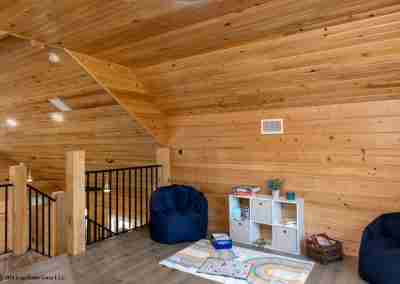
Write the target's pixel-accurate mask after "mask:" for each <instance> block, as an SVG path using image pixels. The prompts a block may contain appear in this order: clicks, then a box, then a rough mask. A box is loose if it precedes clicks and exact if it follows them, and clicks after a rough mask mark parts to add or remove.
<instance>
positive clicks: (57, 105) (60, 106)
mask: <svg viewBox="0 0 400 284" xmlns="http://www.w3.org/2000/svg"><path fill="white" fill-rule="evenodd" d="M49 102H50V103H51V104H52V105H53V106H54V107H55V108H57V109H58V110H59V111H71V110H72V109H71V108H70V107H69V106H68V105H67V104H66V103H65V102H64V101H63V100H62V99H60V98H54V99H50V100H49Z"/></svg>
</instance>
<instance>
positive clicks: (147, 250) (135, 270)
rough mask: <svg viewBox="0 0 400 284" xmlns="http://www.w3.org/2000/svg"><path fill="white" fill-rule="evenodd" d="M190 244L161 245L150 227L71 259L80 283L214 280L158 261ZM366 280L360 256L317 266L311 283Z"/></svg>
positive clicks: (199, 283) (350, 283)
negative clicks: (359, 266) (359, 269)
mask: <svg viewBox="0 0 400 284" xmlns="http://www.w3.org/2000/svg"><path fill="white" fill-rule="evenodd" d="M188 245H189V244H179V245H173V246H169V245H161V244H158V243H155V242H153V241H151V239H150V238H149V234H148V231H147V229H142V230H140V231H135V232H131V233H127V234H124V235H120V236H118V238H117V239H115V240H108V241H103V242H100V243H97V244H95V245H92V246H91V247H89V248H88V250H87V253H86V255H85V256H80V257H74V258H71V265H72V271H73V274H74V276H75V277H74V278H75V280H78V279H79V281H78V282H77V283H96V284H98V283H142V284H146V283H158V284H164V283H171V284H172V283H176V284H178V283H179V284H190V283H193V284H202V283H214V282H211V281H208V280H204V279H201V278H198V277H195V276H192V275H190V274H187V273H182V272H179V271H175V270H171V269H168V268H165V267H162V266H160V265H159V264H158V262H159V261H160V260H162V259H164V258H166V257H168V256H170V255H172V254H174V253H175V252H177V251H179V250H181V249H183V248H184V247H186V246H188ZM317 283H323V284H355V283H365V282H363V281H361V280H360V279H359V277H358V274H357V259H356V258H346V259H345V261H343V262H340V263H335V264H331V265H328V266H321V265H316V266H315V268H314V270H313V272H312V274H311V276H310V277H309V279H308V281H307V284H317Z"/></svg>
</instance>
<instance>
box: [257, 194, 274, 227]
mask: <svg viewBox="0 0 400 284" xmlns="http://www.w3.org/2000/svg"><path fill="white" fill-rule="evenodd" d="M253 208H254V217H253V219H254V222H256V223H259V224H265V225H271V224H272V201H271V200H264V199H254V200H253Z"/></svg>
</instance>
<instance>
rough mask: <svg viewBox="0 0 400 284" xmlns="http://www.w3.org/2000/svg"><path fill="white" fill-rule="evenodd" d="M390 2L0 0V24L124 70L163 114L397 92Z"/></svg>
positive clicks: (397, 8)
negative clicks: (137, 82)
mask: <svg viewBox="0 0 400 284" xmlns="http://www.w3.org/2000/svg"><path fill="white" fill-rule="evenodd" d="M399 26H400V3H399V1H398V0H380V1H368V0H346V1H342V0H340V1H339V0H318V1H316V0H301V1H299V0H249V1H241V0H209V1H201V0H199V1H173V0H170V1H163V0H146V1H144V0H140V1H139V0H137V1H123V0H111V1H101V0H90V1H86V0H85V1H84V0H71V1H57V2H55V1H32V0H31V1H28V0H24V1H2V4H1V5H0V30H1V29H2V30H6V31H10V32H12V33H15V34H18V35H20V36H23V37H26V38H29V39H35V40H38V41H42V42H44V43H46V44H48V45H49V46H53V47H64V48H66V49H68V50H71V51H74V52H79V53H82V54H87V55H90V56H92V57H95V58H98V59H101V60H104V61H108V62H112V63H117V64H122V65H124V66H127V67H130V68H132V70H133V71H134V72H135V73H136V74H137V75H138V77H139V79H140V80H141V81H142V82H143V83H144V86H145V88H146V89H147V90H148V92H149V93H151V95H152V96H153V97H154V98H155V99H154V102H155V104H156V107H157V108H159V109H161V111H163V112H164V113H165V114H166V115H181V114H193V113H209V112H221V111H236V110H249V109H261V108H276V107H287V106H310V105H323V104H332V103H348V102H360V101H369V100H387V99H396V98H398V96H399V95H398V94H399V92H398V90H399V87H400V86H399V84H400V82H399V80H398V76H397V74H398V71H399V59H398V58H399V56H398V50H399V46H400V45H399V40H400V38H399V35H400V32H399V30H400V29H399Z"/></svg>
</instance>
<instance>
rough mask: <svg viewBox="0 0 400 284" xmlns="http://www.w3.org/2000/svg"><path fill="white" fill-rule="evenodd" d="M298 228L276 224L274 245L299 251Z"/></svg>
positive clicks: (281, 248) (273, 230) (277, 247)
mask: <svg viewBox="0 0 400 284" xmlns="http://www.w3.org/2000/svg"><path fill="white" fill-rule="evenodd" d="M297 243H298V242H297V231H296V229H291V228H286V227H278V226H275V227H274V228H273V229H272V246H273V248H275V249H278V250H283V251H287V252H293V253H295V252H297Z"/></svg>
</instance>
